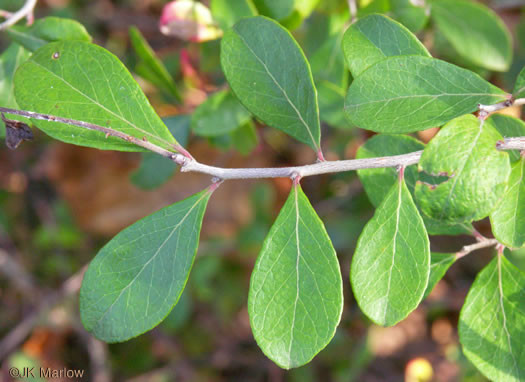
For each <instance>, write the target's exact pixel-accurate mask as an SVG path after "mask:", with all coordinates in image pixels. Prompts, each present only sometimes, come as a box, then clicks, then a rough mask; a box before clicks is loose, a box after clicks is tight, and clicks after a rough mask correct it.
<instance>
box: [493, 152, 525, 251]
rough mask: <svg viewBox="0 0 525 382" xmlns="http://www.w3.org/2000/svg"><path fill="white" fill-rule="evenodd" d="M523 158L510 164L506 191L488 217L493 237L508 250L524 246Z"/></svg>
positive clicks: (524, 184) (524, 188)
mask: <svg viewBox="0 0 525 382" xmlns="http://www.w3.org/2000/svg"><path fill="white" fill-rule="evenodd" d="M524 167H525V158H521V159H520V160H519V161H517V162H515V163H513V164H512V167H511V172H510V177H509V182H508V186H507V189H506V190H505V192H504V193H503V195H502V196H501V199H500V201H499V203H498V205H497V207H496V209H495V210H494V211H493V212H492V214H491V215H490V223H491V225H492V232H493V233H494V237H496V239H498V241H499V242H500V243H501V244H504V245H505V246H507V247H510V248H520V247H523V245H525V180H524V179H523V175H524Z"/></svg>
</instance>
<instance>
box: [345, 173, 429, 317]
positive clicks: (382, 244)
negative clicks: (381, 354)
mask: <svg viewBox="0 0 525 382" xmlns="http://www.w3.org/2000/svg"><path fill="white" fill-rule="evenodd" d="M429 273H430V243H429V240H428V235H427V232H426V230H425V225H424V223H423V219H422V218H421V216H420V215H419V212H418V211H417V208H416V205H415V204H414V201H413V200H412V196H411V195H410V191H409V190H408V188H407V186H406V184H405V181H404V179H402V178H401V179H400V180H398V181H397V182H396V183H395V184H394V185H392V187H391V188H390V191H389V192H388V194H387V195H386V196H385V198H384V199H383V201H382V202H381V205H380V206H379V207H378V208H377V210H376V212H375V214H374V217H373V218H372V219H371V220H370V221H369V222H368V223H367V224H366V226H365V228H364V230H363V232H362V233H361V235H360V236H359V240H358V241H357V247H356V250H355V253H354V257H353V259H352V267H351V270H350V280H351V282H352V289H353V291H354V296H355V298H356V300H357V303H358V304H359V307H360V308H361V310H362V311H363V313H365V314H366V315H367V316H368V317H369V318H370V319H371V320H372V321H374V322H375V323H377V324H379V325H385V326H391V325H395V324H396V323H398V322H399V321H401V320H403V319H404V318H405V317H406V316H408V314H409V313H410V312H412V311H413V310H414V309H415V308H416V307H417V306H418V305H419V303H420V302H421V300H422V299H423V294H424V292H425V290H426V287H427V284H428V279H429ZM407 291H410V293H408V292H407Z"/></svg>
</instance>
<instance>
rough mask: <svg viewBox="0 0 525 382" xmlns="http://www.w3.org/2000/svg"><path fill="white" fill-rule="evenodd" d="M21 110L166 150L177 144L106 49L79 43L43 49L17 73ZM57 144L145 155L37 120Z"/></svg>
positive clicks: (86, 132)
mask: <svg viewBox="0 0 525 382" xmlns="http://www.w3.org/2000/svg"><path fill="white" fill-rule="evenodd" d="M15 96H16V101H17V103H18V105H19V106H20V107H21V108H23V109H26V110H31V111H34V112H37V113H45V114H52V115H56V116H59V117H64V118H71V119H75V120H80V121H85V122H90V123H94V124H97V125H101V126H104V127H110V128H112V129H114V130H118V131H121V132H123V133H126V134H129V135H131V136H134V137H135V138H138V139H147V140H149V141H150V142H152V143H154V144H156V145H158V146H160V147H163V148H165V149H167V150H172V151H175V150H174V145H176V144H177V141H176V140H175V138H173V136H172V135H171V133H170V132H169V130H168V129H167V128H166V126H165V125H164V123H163V122H162V120H161V119H160V117H159V116H158V115H157V114H156V113H155V111H154V110H153V108H152V107H151V105H150V103H149V102H148V99H147V98H146V96H145V95H144V93H143V92H142V90H141V89H140V87H139V85H138V84H137V83H136V82H135V80H134V79H133V77H132V76H131V74H130V73H129V72H128V70H127V69H126V68H125V67H124V65H122V63H121V62H120V61H119V59H118V58H117V57H115V56H114V55H113V54H111V53H110V52H108V51H107V50H105V49H103V48H101V47H99V46H97V45H93V44H90V43H86V42H81V41H62V42H55V43H50V44H47V45H44V46H43V47H42V48H40V49H38V50H37V51H36V52H35V53H33V55H32V56H31V58H30V59H29V60H27V61H26V62H25V63H24V64H23V65H21V66H20V68H19V69H18V70H17V72H16V74H15ZM34 123H35V125H36V126H37V127H38V128H39V129H41V130H43V131H44V132H45V133H46V134H48V135H50V136H52V137H53V138H56V139H58V140H61V141H64V142H67V143H73V144H76V145H80V146H88V147H96V148H99V149H104V150H120V151H144V149H142V148H141V147H139V146H135V145H133V144H131V143H129V142H125V141H123V140H122V139H118V138H115V137H107V138H106V137H105V134H104V133H101V132H98V131H93V130H87V129H84V128H81V127H76V126H70V125H64V124H60V123H56V122H47V121H34Z"/></svg>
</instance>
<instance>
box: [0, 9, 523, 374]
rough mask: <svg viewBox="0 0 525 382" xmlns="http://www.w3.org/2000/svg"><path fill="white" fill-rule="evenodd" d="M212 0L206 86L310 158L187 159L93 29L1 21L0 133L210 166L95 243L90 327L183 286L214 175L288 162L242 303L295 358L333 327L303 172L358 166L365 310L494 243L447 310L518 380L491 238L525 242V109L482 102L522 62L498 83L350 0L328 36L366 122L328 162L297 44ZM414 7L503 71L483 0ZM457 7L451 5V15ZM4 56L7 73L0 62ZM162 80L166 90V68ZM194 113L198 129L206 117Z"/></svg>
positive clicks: (112, 337) (282, 354)
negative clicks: (362, 136) (281, 194)
mask: <svg viewBox="0 0 525 382" xmlns="http://www.w3.org/2000/svg"><path fill="white" fill-rule="evenodd" d="M219 3H221V4H222V3H225V4H226V3H227V2H219V1H212V9H215V13H217V14H218V15H219V16H223V17H224V18H223V19H220V20H221V21H223V22H224V23H226V24H229V25H227V26H230V25H232V24H234V25H233V26H232V27H231V28H229V29H227V30H226V31H225V33H224V35H223V37H222V41H221V55H220V61H221V65H222V69H223V72H224V75H225V77H226V80H227V81H228V84H229V86H230V88H231V92H232V93H233V95H234V96H232V95H231V93H228V94H226V95H224V96H223V95H221V96H220V98H217V99H216V100H215V101H216V102H219V105H220V102H230V103H238V101H240V103H241V104H242V105H243V106H244V108H245V109H247V110H248V111H249V112H250V113H251V114H253V116H255V117H256V118H257V119H258V120H260V121H262V122H263V123H265V124H266V125H268V126H271V127H275V128H278V129H280V130H282V131H283V132H284V133H286V134H288V135H290V136H291V137H293V138H295V139H297V140H298V141H300V142H302V143H304V144H306V145H308V146H309V147H311V148H312V150H313V151H314V152H315V155H316V156H317V162H316V163H312V164H306V165H303V166H296V167H286V168H237V169H232V168H219V167H213V166H210V165H206V164H203V163H200V162H198V160H197V159H196V158H194V157H193V156H192V155H191V154H190V152H188V151H187V150H186V149H184V148H183V145H181V144H180V143H179V142H178V141H177V140H176V139H175V138H174V137H173V135H172V134H171V133H170V131H169V130H168V129H167V128H166V126H165V124H164V123H163V121H162V120H161V119H160V117H159V116H158V115H157V114H156V112H155V111H154V110H153V108H152V107H151V105H150V104H149V102H148V100H147V98H146V97H145V95H144V94H143V93H142V91H141V89H140V88H139V86H138V84H137V83H136V82H135V81H134V79H133V77H132V76H131V75H130V73H129V72H128V70H127V69H126V68H125V67H124V65H123V64H122V63H121V62H120V61H119V59H118V58H117V57H115V56H114V55H112V54H111V53H110V52H108V51H107V50H105V49H103V48H102V47H99V46H97V45H94V44H92V43H91V42H90V37H89V35H88V34H87V32H86V31H85V30H84V29H83V28H82V26H80V25H79V24H77V23H75V22H73V21H71V20H62V19H57V18H46V19H42V20H38V21H37V22H36V23H35V24H34V25H33V26H30V27H19V26H16V27H12V28H10V29H8V33H9V36H10V37H11V38H12V40H13V41H14V42H13V44H12V45H11V46H10V47H9V48H8V49H7V50H6V52H4V54H3V55H2V64H3V68H4V72H5V73H6V74H9V75H11V76H13V73H14V78H12V81H13V86H14V98H10V99H9V100H8V102H7V101H6V102H4V104H3V105H0V106H2V107H0V111H1V112H2V113H3V115H4V121H5V125H6V129H7V134H8V135H9V134H15V136H16V131H17V129H18V128H20V123H24V124H33V125H34V126H36V127H38V128H39V129H41V130H42V131H44V132H45V133H46V134H48V135H49V136H51V137H53V138H55V139H58V140H61V141H63V142H68V143H72V144H76V145H81V146H88V147H95V148H98V149H103V150H119V151H151V152H153V153H156V154H159V155H161V156H163V157H166V158H168V159H170V160H172V161H173V162H175V163H176V164H177V165H180V168H181V171H182V172H190V171H191V172H200V173H204V174H208V175H210V176H212V184H211V185H210V186H209V187H208V188H206V189H205V190H203V191H201V192H199V193H197V194H195V195H192V196H190V197H188V198H187V199H185V200H182V201H179V202H177V203H175V204H173V205H170V206H167V207H165V208H163V209H161V210H159V211H157V212H156V213H154V214H152V215H150V216H147V217H145V218H143V219H142V220H140V221H138V222H136V223H134V224H133V225H131V226H129V227H128V228H126V229H124V230H123V231H122V232H120V233H119V234H117V235H116V236H115V237H114V238H113V239H112V240H111V241H109V242H108V243H107V244H106V245H105V246H104V247H103V248H102V249H101V250H100V252H99V253H98V254H97V256H96V257H95V258H94V260H93V261H92V262H91V264H90V266H89V268H88V270H87V272H86V275H85V278H84V281H83V284H82V289H81V292H80V312H81V317H82V322H83V324H84V326H85V327H86V329H87V330H88V331H90V332H91V333H92V334H93V335H94V336H96V337H97V338H99V339H101V340H103V341H106V342H118V341H125V340H128V339H130V338H133V337H135V336H138V335H140V334H142V333H144V332H146V331H148V330H150V329H152V328H153V327H155V326H156V325H158V324H159V323H160V322H161V321H162V320H163V318H164V317H166V315H167V314H168V313H169V312H170V311H171V309H172V308H173V306H174V305H175V304H176V303H177V301H178V299H179V297H180V296H181V294H182V291H183V290H184V287H185V285H186V282H187V280H188V277H189V274H190V270H191V267H192V264H193V262H194V259H195V254H196V251H197V247H198V242H199V234H200V229H201V224H202V219H203V216H204V213H205V210H206V206H207V203H208V201H209V199H210V197H211V196H212V194H213V192H214V190H215V189H216V188H217V187H219V186H220V184H221V183H222V182H223V181H226V180H228V179H245V178H274V177H286V178H290V179H291V180H292V186H291V190H290V194H289V197H288V199H287V201H286V202H285V204H284V206H283V207H282V209H281V212H280V213H279V215H278V217H277V218H276V220H275V223H274V225H273V226H272V228H271V229H270V232H269V233H268V235H267V237H266V239H265V241H264V243H263V246H262V250H261V252H260V254H259V257H258V259H257V262H256V264H255V267H254V269H253V273H252V277H251V281H250V290H249V296H248V312H249V316H250V323H251V327H252V331H253V334H254V337H255V339H256V341H257V343H258V344H259V346H260V348H261V349H262V351H263V352H264V353H265V354H266V355H267V356H268V357H269V358H270V359H272V360H273V361H274V362H275V363H276V364H278V365H279V366H281V367H283V368H287V369H288V368H293V367H298V366H301V365H304V364H306V363H308V362H309V361H310V360H311V359H312V358H313V357H314V356H315V355H316V354H317V353H319V352H320V351H321V350H322V349H323V348H324V347H325V346H326V345H327V344H328V343H329V342H330V340H331V339H332V337H333V336H334V334H335V331H336V328H337V326H338V323H339V320H340V317H341V313H342V308H343V293H342V285H343V280H342V276H341V270H340V267H339V262H338V259H337V255H336V252H335V250H334V247H333V245H332V243H331V240H330V238H329V236H328V234H327V232H326V229H325V227H324V224H323V222H322V221H321V219H320V218H319V217H318V215H317V214H316V212H315V210H314V209H313V207H312V205H311V204H310V202H309V200H308V198H307V196H306V195H305V194H304V192H303V191H302V189H301V186H300V181H301V179H302V178H304V177H307V176H314V175H319V174H327V173H337V172H343V171H352V170H357V171H358V175H359V177H360V179H361V181H362V183H363V186H364V188H365V191H366V192H367V194H368V196H369V198H370V200H371V202H372V203H373V204H374V206H375V207H376V212H375V214H374V216H373V218H372V219H371V220H370V221H369V222H368V224H367V225H366V226H365V228H364V230H363V232H362V233H361V235H360V237H359V240H358V243H357V247H356V250H355V254H354V256H353V259H352V265H351V271H350V281H351V284H352V289H353V292H354V295H355V298H356V300H357V303H358V304H359V307H360V308H361V310H362V311H363V313H364V314H365V315H366V316H367V317H369V318H370V319H371V320H372V321H373V322H375V323H377V324H379V325H386V326H390V325H395V324H396V323H398V322H399V321H401V320H403V319H404V318H406V317H407V316H408V314H410V313H411V312H412V311H413V310H414V309H416V308H417V307H418V305H419V304H420V303H421V301H422V300H423V299H424V298H425V297H426V296H427V295H428V294H429V293H430V291H431V290H432V288H433V287H434V286H435V285H436V283H437V282H438V281H439V280H440V279H441V278H442V277H443V275H444V274H445V272H446V271H447V269H448V268H449V267H450V266H451V265H452V264H453V263H454V262H455V261H456V260H457V259H459V258H461V257H463V256H465V255H467V254H469V253H470V252H472V251H474V250H477V249H480V248H485V247H490V246H495V247H496V248H497V254H496V257H495V258H494V259H493V260H492V261H491V262H490V263H489V264H488V265H487V266H486V267H485V268H484V269H483V270H482V271H481V272H480V273H479V275H478V277H477V278H476V280H475V282H474V283H473V285H472V287H471V290H470V292H469V294H468V296H467V298H466V301H465V304H464V306H463V309H462V311H461V316H460V321H459V334H460V342H461V344H462V346H463V350H464V352H465V354H466V356H467V357H468V358H469V359H470V360H471V361H472V362H473V363H474V364H475V365H476V366H477V367H478V368H479V370H480V371H481V372H482V373H483V374H485V375H486V376H487V377H489V378H491V379H493V380H495V381H522V380H524V379H525V362H524V359H525V334H524V333H525V319H524V317H525V315H524V313H523V312H524V306H525V305H524V301H525V275H524V274H523V273H522V272H521V271H520V270H519V269H518V268H516V267H515V266H514V265H512V264H511V263H510V262H509V261H508V260H507V259H506V257H505V255H504V252H503V250H504V248H505V247H507V248H509V249H515V248H520V247H523V246H524V245H525V212H524V211H525V209H524V207H523V205H522V203H520V200H521V199H523V197H524V196H525V180H524V178H523V171H524V163H525V157H524V156H523V152H525V124H524V123H523V122H522V121H520V120H518V119H516V118H513V117H508V116H503V115H497V114H493V113H494V112H496V111H499V110H501V109H505V108H508V107H511V106H518V105H523V104H524V103H525V99H524V98H522V97H524V96H525V92H524V91H523V88H524V86H523V83H525V72H524V71H522V73H520V75H519V77H518V80H517V82H516V87H515V89H514V91H513V93H512V94H509V93H507V92H505V91H503V90H501V89H499V88H498V87H496V86H494V85H492V84H491V83H489V82H487V81H486V80H484V79H483V78H482V77H480V76H479V75H478V74H476V73H474V72H473V71H470V70H467V69H464V68H461V67H459V66H456V65H454V64H451V63H448V62H446V61H442V60H439V59H436V58H433V57H432V56H431V55H430V53H429V52H428V51H427V49H426V48H425V46H424V45H423V44H422V43H421V42H420V41H419V40H418V39H417V37H416V36H415V35H414V34H413V33H412V32H411V31H410V30H409V29H407V28H406V27H405V26H403V25H402V24H400V23H399V22H397V21H394V20H393V19H391V18H389V17H386V16H384V15H380V14H371V15H366V12H365V11H366V8H365V9H360V10H359V11H357V14H356V13H355V4H356V3H355V2H353V1H350V2H349V4H350V6H351V8H352V9H353V10H354V11H353V12H352V18H356V19H357V21H355V22H353V23H352V24H350V26H349V27H348V29H347V30H346V32H345V33H344V35H343V36H342V52H343V53H344V58H345V61H346V64H347V67H348V69H349V70H350V72H351V74H352V77H353V81H352V82H351V84H350V86H349V88H348V90H347V94H346V99H345V101H344V114H345V115H346V117H347V119H348V121H349V123H350V124H352V125H353V126H358V127H360V128H364V129H367V130H371V131H374V132H378V133H381V134H378V135H375V136H373V137H372V138H371V139H369V140H368V141H367V142H366V143H365V144H364V145H363V146H362V147H361V148H360V149H359V151H358V153H357V159H351V160H338V161H327V160H325V158H324V156H323V152H322V149H321V146H322V144H321V143H322V142H321V130H320V113H319V102H320V101H319V100H318V93H317V90H316V84H315V83H314V78H313V75H312V70H311V68H310V64H309V62H308V61H307V59H306V57H305V55H304V53H303V51H302V49H301V47H300V46H299V45H298V43H297V42H296V41H295V39H294V37H293V36H292V35H291V34H290V32H289V31H288V30H287V29H286V28H285V27H283V26H282V25H281V24H279V23H278V22H277V21H275V20H272V19H270V18H267V17H264V16H255V15H254V12H255V11H254V8H253V7H247V8H242V7H240V8H235V7H234V8H232V10H229V9H228V8H224V7H225V6H224V5H223V6H222V7H221V6H220V4H219ZM407 6H408V5H407ZM241 8H242V12H241ZM261 9H265V8H264V7H263V8H259V11H260V12H261V13H263V14H264V13H265V11H262V10H261ZM429 9H430V17H431V18H432V19H433V20H434V22H435V24H436V25H437V27H438V28H440V30H441V31H442V33H443V34H444V35H445V37H447V38H448V39H449V40H450V42H451V44H452V45H453V46H454V47H455V49H457V51H458V52H462V53H464V52H466V53H464V54H465V59H475V60H474V61H476V62H475V63H476V64H478V65H482V66H483V67H485V68H487V69H491V70H499V71H504V70H507V69H508V66H509V62H510V54H511V52H510V49H509V46H510V35H509V33H508V32H507V30H506V28H505V27H504V25H503V24H502V23H501V21H500V20H499V18H498V17H497V16H496V15H495V14H494V13H492V11H490V10H489V9H487V8H486V7H484V6H481V5H478V4H474V3H470V2H467V1H463V0H462V1H457V2H455V1H454V2H453V1H450V0H435V1H432V2H431V7H430V8H429ZM235 10H238V11H239V13H235ZM270 10H271V9H270ZM278 10H279V12H280V11H282V9H281V8H279V9H278ZM229 11H231V13H229V14H228V17H225V14H226V13H227V12H229ZM266 11H268V10H266ZM273 11H275V12H277V9H275V10H273ZM296 11H297V12H299V11H298V10H296ZM221 12H222V13H221ZM246 12H248V13H249V14H246ZM310 12H311V11H310ZM360 12H361V13H360ZM250 13H251V14H250ZM427 13H428V12H427ZM458 15H462V20H461V22H457V23H456V24H454V23H455V21H454V22H453V21H451V20H453V19H454V18H455V17H456V16H458ZM244 16H251V17H244ZM480 20H481V21H480ZM280 21H282V19H280ZM471 21H472V22H479V23H480V24H479V25H474V24H472V23H471ZM283 23H284V22H283ZM284 24H286V23H284ZM221 26H222V23H221ZM467 27H468V28H484V29H485V30H489V31H492V32H493V34H492V35H488V36H487V34H486V33H485V34H484V35H483V36H485V37H483V38H481V39H478V40H477V41H474V42H472V41H473V40H472V39H468V36H462V38H463V40H462V39H461V38H458V35H460V34H458V30H460V32H461V30H464V29H465V28H467ZM57 28H64V30H67V31H68V32H69V33H66V34H63V35H65V36H67V37H64V38H62V37H60V36H57V35H56V33H55V34H53V33H50V31H51V32H52V31H56V30H57ZM166 29H169V28H168V27H166ZM50 36H51V37H50ZM133 36H134V37H133ZM132 37H133V39H134V44H136V45H139V46H141V47H142V48H143V49H142V55H143V57H146V58H147V61H148V62H150V63H151V62H153V63H154V64H155V65H153V67H154V68H156V69H155V70H156V72H155V73H156V77H155V78H157V79H159V78H161V79H162V78H165V77H166V73H167V72H166V71H164V69H162V67H161V66H159V65H157V63H156V61H155V60H156V58H155V57H154V55H153V52H152V50H151V49H149V47H148V46H147V43H146V42H145V40H144V39H143V38H142V37H141V35H140V32H138V30H136V29H135V30H133V32H132ZM464 46H467V48H468V49H464ZM28 51H30V52H32V54H31V55H30V54H29V53H28ZM479 54H482V55H483V54H486V60H483V61H480V60H479V59H477V57H478V55H479ZM483 57H484V58H485V56H483ZM18 58H20V59H19V60H18ZM14 59H16V60H15V61H16V66H18V69H17V70H16V73H15V71H14V69H13V68H11V70H10V71H6V68H8V66H9V65H8V64H9V63H11V62H13V60H14ZM150 73H151V72H150ZM166 81H171V79H168V80H166ZM166 81H164V82H163V81H162V80H161V81H160V82H161V83H166ZM166 86H167V87H166V89H167V91H168V92H172V93H173V96H174V97H175V98H178V97H180V96H179V94H178V92H177V90H176V88H175V89H174V87H173V84H172V83H171V82H170V83H169V86H168V85H166ZM225 100H226V101H225ZM237 100H238V101H237ZM235 107H236V109H235V110H241V111H240V112H238V113H236V114H235V116H236V117H235V118H238V120H239V123H241V122H240V121H241V120H242V121H243V122H242V123H244V122H245V120H246V116H248V119H249V118H250V115H249V114H247V113H246V110H244V109H243V108H242V106H239V105H237V106H235ZM239 107H240V108H241V109H239ZM472 113H476V115H473V114H472ZM195 115H197V112H196V113H195ZM15 120H17V121H18V122H16V121H15ZM201 126H204V127H200V129H201V130H203V131H207V130H210V131H212V133H213V126H209V125H206V124H204V125H202V124H201ZM435 126H441V129H440V131H439V133H438V134H437V135H436V136H435V137H434V138H433V139H432V140H431V141H430V142H429V143H428V144H427V145H424V144H423V143H421V142H420V141H418V140H416V139H415V138H413V137H411V136H409V135H402V134H405V133H413V132H417V131H421V130H424V129H428V128H431V127H435ZM212 133H211V134H212ZM207 134H209V132H208V133H207ZM515 150H519V151H518V152H516V151H515ZM520 152H521V155H520ZM416 164H417V166H415V165H416ZM486 217H489V218H490V222H491V225H492V230H493V233H494V236H495V239H488V238H485V237H483V236H481V235H480V234H479V233H478V232H477V231H476V230H475V229H474V228H473V226H472V224H471V223H472V222H473V221H477V220H480V219H483V218H486ZM461 233H467V234H471V235H473V236H474V237H476V239H477V240H478V242H477V243H475V244H471V245H467V246H465V247H464V248H463V249H462V250H460V251H459V252H457V253H455V254H444V253H431V251H430V245H429V235H436V234H449V235H456V234H461Z"/></svg>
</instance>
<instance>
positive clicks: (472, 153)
mask: <svg viewBox="0 0 525 382" xmlns="http://www.w3.org/2000/svg"><path fill="white" fill-rule="evenodd" d="M501 139H502V137H501V135H500V134H499V133H498V132H497V130H496V129H495V128H494V127H493V125H492V122H491V121H490V120H487V121H485V123H484V124H481V123H480V121H479V120H478V119H477V118H476V117H474V116H473V115H470V114H469V115H464V116H462V117H459V118H456V119H455V120H453V121H451V122H449V123H448V124H447V125H445V126H444V127H443V128H442V129H441V130H440V131H439V133H438V134H437V135H436V136H435V137H434V139H432V141H430V143H429V144H428V145H427V147H426V148H425V150H424V151H423V155H422V156H421V160H420V161H419V170H420V171H424V172H425V173H426V174H428V175H430V176H434V175H440V174H441V175H443V176H448V177H449V178H448V179H445V181H443V182H441V183H439V184H437V185H429V184H424V183H421V182H418V183H417V184H416V197H417V200H418V205H419V206H420V208H421V210H422V211H423V213H425V214H427V215H428V216H430V217H432V218H434V219H437V220H442V221H446V222H450V223H453V222H455V223H462V222H471V221H474V220H480V219H483V218H484V217H486V216H488V215H489V214H490V213H491V212H492V210H493V209H494V208H495V206H496V203H497V201H498V199H499V198H500V197H501V195H502V193H503V191H504V190H505V187H506V182H507V179H508V177H509V174H510V163H509V157H508V154H507V153H505V152H502V151H499V150H497V149H496V143H497V142H498V141H499V140H501Z"/></svg>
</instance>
